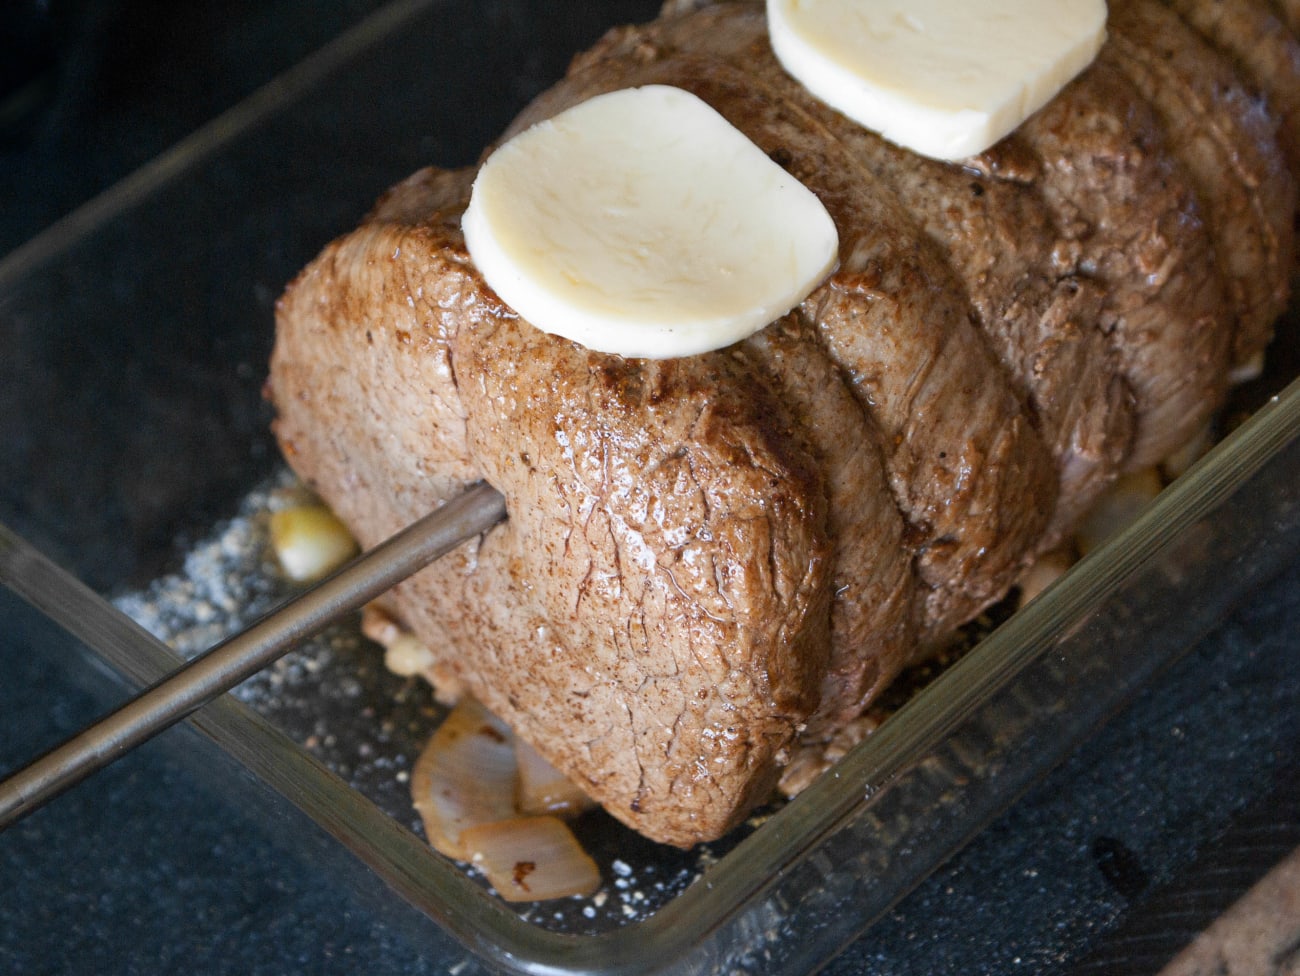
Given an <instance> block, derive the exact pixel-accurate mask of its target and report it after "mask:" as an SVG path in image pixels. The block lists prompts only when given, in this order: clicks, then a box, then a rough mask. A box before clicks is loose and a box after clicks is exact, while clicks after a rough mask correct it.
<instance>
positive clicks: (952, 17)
mask: <svg viewBox="0 0 1300 976" xmlns="http://www.w3.org/2000/svg"><path fill="white" fill-rule="evenodd" d="M767 17H768V29H769V32H770V35H771V41H772V49H773V50H774V51H775V52H776V55H777V58H778V59H779V60H780V61H781V63H782V65H783V66H784V67H785V69H786V70H787V71H788V72H790V74H791V75H793V76H794V77H795V78H796V79H797V80H799V81H800V82H801V83H802V84H803V85H804V87H806V88H807V89H808V90H809V91H810V92H812V93H813V94H814V95H816V96H817V97H818V98H819V99H821V100H822V101H824V102H826V103H827V104H828V105H830V106H831V107H832V108H834V109H837V110H838V111H840V112H842V113H843V114H845V115H847V116H848V117H849V118H851V119H853V120H854V121H855V122H858V123H859V124H861V125H863V126H866V127H867V128H869V129H872V130H873V131H875V132H878V133H880V134H881V135H882V136H884V137H885V138H886V139H888V140H889V141H891V142H893V143H896V144H898V145H900V146H903V147H904V148H906V149H911V150H912V151H914V152H917V153H920V154H922V155H925V156H930V157H932V158H936V159H944V160H955V159H962V158H964V157H967V156H973V155H976V154H978V153H980V152H983V151H984V150H985V149H987V148H989V147H990V146H992V145H993V144H994V143H995V142H997V141H998V140H999V139H1001V138H1002V137H1003V136H1005V135H1007V134H1008V133H1010V132H1011V131H1012V130H1014V129H1015V128H1016V127H1017V126H1018V125H1019V124H1020V123H1021V122H1023V121H1024V120H1025V119H1027V118H1029V116H1030V115H1032V114H1033V113H1034V112H1036V111H1037V110H1038V109H1040V108H1042V106H1043V105H1045V104H1047V102H1048V101H1049V100H1050V99H1051V98H1052V97H1053V96H1054V95H1055V94H1056V93H1057V92H1059V91H1060V90H1061V89H1062V88H1064V87H1065V86H1066V85H1067V84H1068V83H1069V82H1070V80H1071V79H1073V78H1074V77H1075V76H1076V75H1077V74H1079V72H1081V71H1082V70H1083V69H1084V68H1086V67H1087V66H1088V65H1089V64H1091V63H1092V61H1093V59H1094V58H1095V57H1096V55H1097V52H1098V51H1099V50H1100V49H1101V45H1102V43H1103V41H1104V40H1105V36H1106V4H1105V0H767Z"/></svg>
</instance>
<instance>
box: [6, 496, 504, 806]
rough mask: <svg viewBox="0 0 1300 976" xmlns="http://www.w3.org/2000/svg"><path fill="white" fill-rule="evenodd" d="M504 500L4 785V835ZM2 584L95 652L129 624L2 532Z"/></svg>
mask: <svg viewBox="0 0 1300 976" xmlns="http://www.w3.org/2000/svg"><path fill="white" fill-rule="evenodd" d="M505 514H506V508H505V499H504V498H502V497H501V495H500V494H499V493H498V492H497V491H496V490H495V489H493V488H491V487H489V486H488V485H485V484H479V485H476V486H475V487H473V488H471V489H470V490H469V491H467V492H466V493H465V494H463V495H461V496H459V497H457V498H454V499H452V500H451V501H449V502H447V503H446V504H444V505H443V506H442V507H441V508H439V509H438V510H437V511H435V512H433V513H431V514H430V515H427V516H425V517H424V518H423V519H421V520H420V521H419V522H416V523H415V524H413V525H411V526H410V527H409V528H407V529H404V530H403V531H402V532H399V533H398V534H397V535H395V536H393V537H392V538H391V539H389V540H388V541H387V542H384V543H381V544H380V545H378V546H376V547H375V548H374V549H372V550H370V551H369V552H367V553H365V554H364V555H362V556H360V557H359V558H357V559H356V560H354V561H353V562H351V563H349V564H348V565H347V566H345V567H344V568H343V569H341V570H340V571H339V572H337V573H335V574H334V575H333V576H331V577H329V578H328V579H326V580H324V581H323V582H321V583H318V584H317V585H316V586H314V587H313V588H312V589H310V590H308V591H307V592H306V593H304V594H302V595H301V596H299V597H298V598H296V599H294V600H292V601H290V602H289V603H287V604H285V605H284V606H283V607H280V608H279V609H278V610H275V611H273V612H271V613H270V614H268V615H267V616H266V617H263V618H262V619H261V620H260V621H258V622H257V623H255V624H253V625H252V626H251V627H249V628H248V629H247V630H245V631H243V632H242V633H239V634H236V635H235V636H234V637H231V638H229V639H228V640H225V641H223V642H221V643H220V644H217V645H216V646H214V647H212V648H211V649H210V650H208V651H205V652H204V653H203V654H202V655H200V656H199V657H196V658H194V660H192V661H190V662H189V663H188V664H185V665H184V666H182V667H180V668H177V669H176V670H175V671H174V672H172V673H171V674H170V675H168V676H167V677H165V678H163V679H162V680H161V681H159V682H158V683H156V684H154V685H152V686H150V687H149V688H146V689H145V690H144V691H142V692H140V693H139V694H138V695H136V696H135V697H134V698H132V699H131V700H130V701H128V702H127V703H126V704H125V705H123V706H122V707H121V708H119V709H117V711H115V712H113V713H111V714H110V715H108V716H106V717H105V718H103V719H100V720H99V721H98V722H95V723H94V724H93V725H91V726H89V727H88V728H86V729H84V730H83V731H81V732H79V733H78V734H77V735H75V736H73V737H72V738H71V739H69V740H68V741H67V742H65V743H64V744H63V745H61V746H58V747H56V748H55V749H53V750H51V751H50V752H47V753H46V754H45V755H43V756H41V757H40V758H39V759H37V760H35V761H34V762H32V763H31V764H30V765H28V766H26V767H24V768H23V769H20V770H19V771H18V772H16V773H14V774H12V775H11V776H9V777H7V778H6V779H5V780H4V781H3V782H0V830H3V829H4V828H6V827H8V826H9V825H10V824H12V823H14V822H15V821H17V820H20V819H22V818H23V817H25V816H26V815H27V814H29V813H31V812H32V811H34V810H36V809H38V808H39V807H41V806H42V805H44V804H45V803H47V802H48V801H49V800H51V799H53V798H54V797H55V796H57V795H58V794H60V793H62V792H63V791H64V790H66V789H68V788H69V787H70V786H73V785H74V784H76V783H78V782H80V781H81V780H83V779H85V778H86V777H87V776H89V775H90V774H91V773H93V772H94V771H95V770H97V769H102V768H103V767H104V766H107V765H108V764H109V763H111V762H113V761H114V760H116V759H118V758H119V757H121V756H122V755H125V754H126V753H127V752H129V751H130V750H131V749H134V748H135V747H136V746H138V745H140V744H141V743H143V742H145V741H146V740H148V739H150V738H152V737H153V736H154V735H156V734H158V733H159V732H161V731H162V730H163V729H165V728H167V727H169V726H171V725H173V724H175V723H176V722H179V721H180V720H181V719H183V718H185V716H187V715H189V714H190V713H191V712H193V711H195V710H196V709H198V708H200V707H201V706H203V705H204V704H206V703H207V702H209V701H211V700H212V699H213V698H216V697H217V696H218V695H220V694H221V693H222V692H225V691H228V690H230V689H231V688H233V687H234V686H235V685H237V684H239V683H240V682H241V681H243V680H244V679H245V678H248V677H251V676H252V675H254V674H256V673H257V672H258V671H260V670H262V668H264V667H266V666H267V665H269V664H271V663H272V662H273V661H275V660H276V659H277V658H279V657H281V656H283V655H284V654H285V653H286V652H287V651H288V650H290V648H292V647H293V646H294V645H295V644H297V643H298V642H299V641H301V640H303V639H304V638H306V637H309V636H311V635H312V634H314V633H316V632H317V631H320V630H322V629H324V628H325V627H326V626H327V625H328V624H330V623H332V622H333V621H335V620H337V619H338V618H339V617H340V616H342V615H343V614H346V613H349V612H351V611H353V610H356V609H358V608H360V607H362V606H363V605H365V604H366V603H368V602H369V601H371V600H373V599H375V598H376V597H377V596H379V595H380V594H382V593H384V592H385V591H387V590H389V589H390V588H392V586H393V585H394V584H396V583H400V582H401V581H402V580H404V579H405V578H406V577H408V576H410V575H411V574H412V573H414V572H416V571H417V570H419V569H421V568H422V567H424V566H426V565H428V564H429V563H431V562H432V561H433V560H435V559H437V558H438V557H439V556H442V555H444V554H445V553H448V552H450V551H451V550H452V549H454V548H456V547H457V546H458V545H460V543H462V542H464V541H465V540H466V539H469V538H472V537H473V536H475V535H478V534H480V533H482V532H486V531H487V530H488V529H489V528H491V527H492V526H493V525H495V524H496V523H497V522H499V521H501V520H502V519H503V518H505ZM0 583H3V584H4V585H6V586H8V587H9V588H10V589H12V590H14V591H15V592H16V593H18V595H19V596H22V597H23V598H24V599H26V600H28V602H30V603H32V604H33V605H34V606H35V607H36V608H37V609H38V610H41V611H43V612H45V613H47V614H48V615H49V616H51V617H52V618H54V619H55V620H56V622H59V623H65V624H67V625H69V627H68V629H70V630H71V631H72V632H73V633H74V634H75V635H76V636H78V637H81V638H82V639H83V640H86V641H87V643H90V644H91V646H95V638H96V637H97V635H100V634H106V633H108V634H111V633H116V634H119V635H120V634H121V633H122V628H121V626H120V624H117V623H116V622H115V621H114V620H112V619H110V618H108V617H105V615H112V616H114V617H117V618H121V619H123V620H124V619H125V618H124V617H123V615H122V614H121V612H120V611H118V610H117V609H116V608H115V607H113V606H112V605H111V604H109V603H107V602H105V601H104V600H103V599H101V598H100V597H99V596H97V595H96V594H94V593H93V592H92V591H90V590H89V589H88V588H87V587H85V586H84V585H83V584H82V583H80V582H78V581H77V580H76V579H75V578H73V577H72V576H71V575H69V574H68V573H66V572H64V571H63V570H61V569H59V568H58V567H57V566H55V565H54V564H53V563H51V562H50V561H49V560H48V559H46V558H45V557H44V556H42V555H41V554H40V553H39V552H37V551H36V550H35V549H33V548H32V547H31V546H29V545H28V544H27V543H25V542H23V541H22V540H21V539H19V538H18V537H17V536H15V535H13V533H11V532H8V531H7V530H5V529H3V527H0Z"/></svg>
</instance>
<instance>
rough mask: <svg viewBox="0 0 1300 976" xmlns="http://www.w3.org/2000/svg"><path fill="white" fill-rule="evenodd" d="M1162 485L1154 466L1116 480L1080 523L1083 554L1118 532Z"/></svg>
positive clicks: (1158, 491) (1079, 534)
mask: <svg viewBox="0 0 1300 976" xmlns="http://www.w3.org/2000/svg"><path fill="white" fill-rule="evenodd" d="M1163 487H1164V485H1163V484H1162V483H1161V480H1160V472H1159V471H1158V470H1156V469H1155V468H1142V469H1141V470H1139V471H1133V472H1131V473H1129V474H1126V475H1125V476H1124V477H1122V478H1120V479H1119V481H1117V482H1115V484H1114V486H1113V487H1112V488H1111V489H1110V491H1109V492H1108V493H1107V494H1105V495H1103V496H1102V497H1101V499H1100V500H1099V501H1098V502H1097V504H1096V505H1095V506H1094V507H1093V509H1092V511H1091V512H1089V513H1088V517H1087V518H1085V519H1084V520H1083V524H1082V525H1080V526H1079V531H1078V534H1077V535H1076V536H1075V542H1076V543H1077V545H1078V547H1079V552H1080V554H1082V555H1085V556H1086V555H1087V554H1088V553H1090V552H1092V550H1094V549H1096V548H1097V547H1098V546H1100V545H1101V544H1102V543H1103V542H1105V541H1106V540H1107V539H1109V538H1110V537H1111V536H1113V535H1116V534H1118V533H1119V531H1120V530H1121V529H1123V528H1125V527H1126V526H1127V525H1129V524H1130V523H1131V522H1132V521H1133V520H1134V519H1136V518H1137V517H1138V516H1139V515H1141V514H1142V510H1143V509H1144V508H1146V507H1147V505H1148V504H1149V503H1150V502H1151V501H1152V499H1154V498H1155V497H1156V495H1158V494H1160V489H1161V488H1163Z"/></svg>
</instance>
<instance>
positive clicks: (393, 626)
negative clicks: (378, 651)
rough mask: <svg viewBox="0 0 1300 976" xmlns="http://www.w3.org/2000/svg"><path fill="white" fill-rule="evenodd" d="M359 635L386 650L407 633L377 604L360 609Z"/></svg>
mask: <svg viewBox="0 0 1300 976" xmlns="http://www.w3.org/2000/svg"><path fill="white" fill-rule="evenodd" d="M361 633H363V634H365V636H367V637H369V638H370V639H371V640H372V641H374V642H375V643H376V644H378V645H379V646H380V647H383V648H387V647H389V646H390V645H391V644H392V643H393V641H395V640H397V638H399V637H401V636H402V635H403V634H405V633H407V631H405V630H403V629H402V625H401V624H399V623H398V622H397V620H396V618H394V617H393V615H392V614H391V613H389V612H388V611H387V610H385V609H384V608H383V607H381V606H380V605H379V604H377V603H367V604H366V605H365V606H364V607H362V608H361Z"/></svg>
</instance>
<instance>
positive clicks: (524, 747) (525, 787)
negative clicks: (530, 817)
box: [515, 739, 594, 817]
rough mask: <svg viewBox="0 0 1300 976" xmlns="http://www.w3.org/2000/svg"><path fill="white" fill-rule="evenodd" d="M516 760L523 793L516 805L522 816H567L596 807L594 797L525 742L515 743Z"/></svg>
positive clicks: (521, 740)
mask: <svg viewBox="0 0 1300 976" xmlns="http://www.w3.org/2000/svg"><path fill="white" fill-rule="evenodd" d="M515 759H516V760H517V761H518V763H519V793H518V796H517V800H516V804H515V805H516V806H517V807H518V808H519V812H520V813H527V814H544V813H550V814H554V815H555V816H557V817H567V816H574V815H576V814H579V813H581V812H582V811H583V810H589V809H591V807H592V806H593V805H594V804H593V803H592V800H591V797H589V796H587V794H586V793H584V792H583V791H582V789H581V788H580V787H578V786H577V784H575V783H574V782H572V781H571V780H570V779H569V778H568V777H566V776H565V775H564V774H563V773H561V772H560V771H559V770H558V769H556V768H555V767H554V766H552V765H551V764H550V763H549V762H547V761H546V760H545V759H544V758H543V757H542V754H541V753H540V752H538V751H537V750H536V749H534V748H533V747H532V746H531V745H529V744H528V743H527V742H525V741H524V740H523V739H516V740H515Z"/></svg>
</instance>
